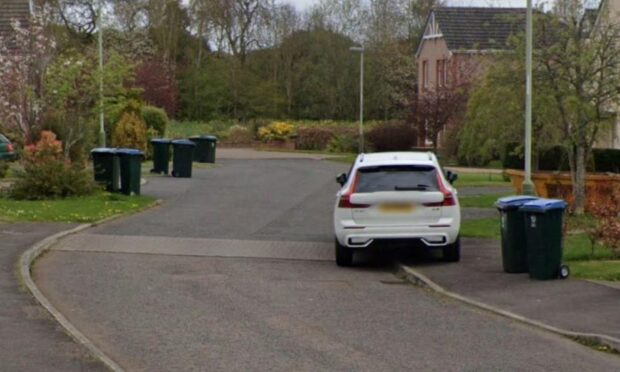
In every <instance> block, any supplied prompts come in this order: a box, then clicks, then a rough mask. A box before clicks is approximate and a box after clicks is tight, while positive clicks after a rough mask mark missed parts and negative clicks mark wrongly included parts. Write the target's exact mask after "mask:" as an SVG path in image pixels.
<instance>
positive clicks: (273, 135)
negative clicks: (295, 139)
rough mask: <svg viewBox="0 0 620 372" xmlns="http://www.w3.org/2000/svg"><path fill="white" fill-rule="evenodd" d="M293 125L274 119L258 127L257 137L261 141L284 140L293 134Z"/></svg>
mask: <svg viewBox="0 0 620 372" xmlns="http://www.w3.org/2000/svg"><path fill="white" fill-rule="evenodd" d="M294 129H295V127H294V126H293V125H291V124H289V123H287V122H284V121H276V122H273V123H271V124H269V125H268V126H265V127H260V128H259V129H258V139H259V140H261V141H263V142H271V141H286V140H287V139H288V138H289V137H290V136H291V135H293V132H294Z"/></svg>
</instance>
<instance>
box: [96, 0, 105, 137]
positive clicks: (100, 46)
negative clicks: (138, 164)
mask: <svg viewBox="0 0 620 372" xmlns="http://www.w3.org/2000/svg"><path fill="white" fill-rule="evenodd" d="M102 3H103V0H99V9H98V12H97V13H98V14H97V28H98V29H99V30H98V31H99V32H98V45H97V48H98V52H99V147H105V142H106V141H105V127H104V114H103V25H102V23H103V22H102V21H101V19H102V18H103V6H102Z"/></svg>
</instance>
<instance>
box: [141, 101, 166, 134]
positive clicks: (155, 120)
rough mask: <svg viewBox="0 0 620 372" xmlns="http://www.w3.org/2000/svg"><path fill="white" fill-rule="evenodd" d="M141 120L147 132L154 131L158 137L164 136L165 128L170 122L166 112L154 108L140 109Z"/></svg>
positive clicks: (145, 107)
mask: <svg viewBox="0 0 620 372" xmlns="http://www.w3.org/2000/svg"><path fill="white" fill-rule="evenodd" d="M142 119H143V120H144V123H145V124H146V128H147V130H148V129H153V130H155V131H156V132H157V135H158V136H160V137H163V136H165V135H166V128H167V127H168V122H169V121H170V120H169V119H168V114H166V111H164V110H162V109H160V108H157V107H154V106H144V107H142Z"/></svg>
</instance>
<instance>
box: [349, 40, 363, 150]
mask: <svg viewBox="0 0 620 372" xmlns="http://www.w3.org/2000/svg"><path fill="white" fill-rule="evenodd" d="M349 50H350V51H351V52H356V53H359V54H360V128H359V135H360V142H359V152H360V154H361V153H363V152H364V46H363V45H362V46H358V47H351V48H349Z"/></svg>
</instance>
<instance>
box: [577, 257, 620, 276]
mask: <svg viewBox="0 0 620 372" xmlns="http://www.w3.org/2000/svg"><path fill="white" fill-rule="evenodd" d="M570 270H571V274H572V276H574V277H575V278H583V279H596V280H609V281H619V280H620V260H616V261H606V260H601V261H576V262H570Z"/></svg>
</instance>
